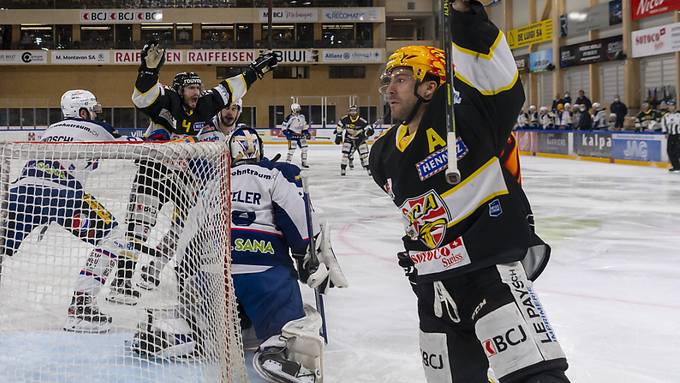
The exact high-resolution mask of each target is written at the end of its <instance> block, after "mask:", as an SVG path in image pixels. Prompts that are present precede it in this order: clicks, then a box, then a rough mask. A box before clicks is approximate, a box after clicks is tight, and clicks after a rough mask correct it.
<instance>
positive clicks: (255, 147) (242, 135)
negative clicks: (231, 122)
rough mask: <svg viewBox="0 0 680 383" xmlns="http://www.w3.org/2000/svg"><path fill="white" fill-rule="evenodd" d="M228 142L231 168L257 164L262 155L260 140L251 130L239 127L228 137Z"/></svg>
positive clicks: (262, 148)
mask: <svg viewBox="0 0 680 383" xmlns="http://www.w3.org/2000/svg"><path fill="white" fill-rule="evenodd" d="M228 142H229V155H230V156H231V165H232V166H236V165H241V164H243V163H256V162H259V161H260V160H261V159H262V156H263V155H264V147H263V144H262V139H260V136H259V135H258V134H257V131H256V130H255V129H253V128H249V127H239V128H238V129H236V130H234V132H233V133H232V134H231V136H229V141H228Z"/></svg>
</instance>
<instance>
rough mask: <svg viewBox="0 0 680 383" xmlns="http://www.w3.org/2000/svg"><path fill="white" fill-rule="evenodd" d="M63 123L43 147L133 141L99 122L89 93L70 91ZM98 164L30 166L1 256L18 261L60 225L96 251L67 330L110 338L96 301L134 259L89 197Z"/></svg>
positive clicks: (14, 190)
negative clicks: (36, 233) (26, 243)
mask: <svg viewBox="0 0 680 383" xmlns="http://www.w3.org/2000/svg"><path fill="white" fill-rule="evenodd" d="M61 110H62V113H63V115H64V117H65V119H64V120H63V121H60V122H57V123H54V124H52V125H50V126H49V127H48V128H47V130H45V132H44V134H43V136H42V139H41V141H42V142H60V143H75V142H92V141H116V140H130V139H131V138H128V137H121V136H120V135H119V134H118V133H117V132H116V131H115V130H114V128H113V127H111V126H110V125H108V124H106V123H103V122H99V121H95V118H96V117H97V113H101V105H100V104H99V103H98V102H97V99H96V98H95V96H94V94H92V93H91V92H89V91H86V90H70V91H67V92H66V93H64V95H63V96H62V98H61ZM97 167H98V162H97V161H88V160H61V159H60V160H45V159H37V160H30V161H28V162H27V163H26V164H25V166H24V168H23V169H22V172H21V175H20V176H19V178H18V179H17V180H16V181H14V183H13V184H12V185H11V187H10V189H9V205H8V219H7V228H6V230H7V231H6V238H7V240H6V241H5V244H4V247H3V249H2V251H3V252H4V254H5V255H9V256H11V255H15V254H17V252H18V251H19V250H20V247H21V243H22V241H23V240H24V239H25V238H26V236H28V235H29V234H30V233H31V232H32V231H33V230H34V229H35V228H37V227H40V226H43V227H44V226H46V225H49V224H51V223H56V224H58V225H60V226H62V227H63V228H64V229H66V230H68V231H70V232H71V233H72V234H73V235H75V236H76V237H78V238H79V239H81V240H82V241H85V242H87V243H89V244H91V245H95V246H96V247H95V248H94V249H93V250H92V251H91V252H90V254H89V256H88V259H87V262H86V263H85V265H84V266H83V267H82V269H81V270H80V273H79V275H78V277H77V279H76V284H75V288H74V293H73V297H72V299H71V304H70V306H69V308H68V319H67V323H66V325H65V327H64V329H65V330H68V331H76V332H94V333H101V332H106V331H108V330H109V328H110V323H111V317H110V316H108V315H106V314H104V313H102V312H100V311H99V308H98V307H97V304H96V301H95V297H96V295H97V294H98V293H99V291H100V290H101V288H102V286H103V285H104V284H105V283H106V279H107V277H108V275H109V273H110V272H111V270H112V268H113V267H114V266H115V264H116V260H117V259H120V258H124V257H133V256H135V254H134V253H132V252H130V251H128V250H127V249H126V246H125V241H124V240H122V239H123V238H122V237H123V233H122V230H120V229H119V227H118V224H117V222H116V220H115V218H114V217H113V215H112V214H111V213H110V212H109V211H108V210H107V209H106V208H105V207H104V206H103V205H101V204H100V203H99V202H98V201H97V200H96V198H95V197H94V196H92V195H90V194H88V193H87V192H86V191H85V185H86V180H87V176H88V174H89V173H90V172H92V171H93V170H95V169H97Z"/></svg>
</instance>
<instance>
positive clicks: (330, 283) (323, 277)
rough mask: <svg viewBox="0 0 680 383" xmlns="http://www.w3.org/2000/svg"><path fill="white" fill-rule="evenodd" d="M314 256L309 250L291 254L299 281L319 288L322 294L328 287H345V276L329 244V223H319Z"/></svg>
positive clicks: (346, 284)
mask: <svg viewBox="0 0 680 383" xmlns="http://www.w3.org/2000/svg"><path fill="white" fill-rule="evenodd" d="M314 243H315V245H316V258H314V257H313V256H312V254H311V252H310V251H307V254H293V258H295V261H296V263H297V268H298V274H299V276H300V281H302V282H303V283H306V284H307V285H308V286H309V287H311V288H313V289H317V288H318V289H319V293H321V294H324V293H325V292H326V289H327V288H329V287H340V288H343V287H347V286H348V283H347V278H345V274H344V273H343V272H342V269H341V268H340V264H338V259H337V258H336V257H335V253H334V252H333V247H332V246H331V232H330V225H328V223H324V224H322V225H321V231H320V233H319V234H318V235H317V238H316V241H314Z"/></svg>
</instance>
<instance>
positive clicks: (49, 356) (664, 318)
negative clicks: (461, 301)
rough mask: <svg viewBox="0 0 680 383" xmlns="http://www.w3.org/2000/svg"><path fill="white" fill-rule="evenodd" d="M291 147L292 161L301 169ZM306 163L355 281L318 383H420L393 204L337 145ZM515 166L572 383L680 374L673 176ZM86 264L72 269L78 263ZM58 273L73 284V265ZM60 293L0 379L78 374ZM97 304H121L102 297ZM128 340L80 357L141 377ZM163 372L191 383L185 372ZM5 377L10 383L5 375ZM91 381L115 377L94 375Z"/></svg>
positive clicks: (336, 305) (8, 358) (621, 169)
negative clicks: (54, 371)
mask: <svg viewBox="0 0 680 383" xmlns="http://www.w3.org/2000/svg"><path fill="white" fill-rule="evenodd" d="M285 150H286V148H285V146H284V145H268V146H267V147H266V149H265V151H266V154H267V156H268V157H272V156H273V155H275V154H276V153H282V154H283V156H284V158H285ZM299 155H300V153H299V151H298V152H297V153H296V156H295V159H294V162H296V163H298V164H299ZM309 159H310V164H311V169H309V170H306V171H305V174H306V175H307V176H308V177H309V183H310V186H311V194H312V200H313V201H314V204H315V207H316V209H317V211H318V212H319V214H320V216H321V217H322V218H323V219H325V220H327V221H328V222H329V223H330V224H331V226H332V229H333V234H332V238H333V246H334V249H335V252H336V254H337V257H338V259H339V262H340V263H341V265H342V266H343V269H344V271H345V274H346V276H347V278H348V279H349V283H350V288H348V289H343V290H340V289H337V290H336V289H333V290H331V291H330V292H329V294H328V295H327V296H326V314H327V318H328V333H329V337H330V344H329V345H328V346H327V351H326V356H325V376H326V378H325V382H326V383H374V382H378V383H415V382H424V381H425V378H424V373H423V370H422V367H421V362H420V357H419V348H418V321H417V315H416V299H415V296H414V295H413V293H412V292H411V289H410V287H409V284H408V282H407V280H406V278H405V277H404V276H403V272H402V270H401V268H400V267H399V266H398V265H397V263H396V257H395V254H396V252H397V251H399V250H400V248H401V240H400V238H401V236H402V235H403V227H402V221H401V216H400V214H399V212H398V210H397V208H396V207H395V206H394V205H393V203H392V201H391V200H390V199H389V197H387V196H386V195H385V194H384V193H383V192H382V191H381V190H380V189H379V188H378V187H377V186H376V185H375V184H374V183H373V181H372V179H371V178H369V177H368V175H367V174H366V172H365V171H364V170H363V169H361V167H360V165H359V163H358V158H357V159H355V165H356V167H355V169H354V170H350V171H349V172H348V173H349V175H348V176H346V177H340V176H339V173H340V165H339V164H340V147H339V146H335V145H332V146H330V145H314V146H312V147H311V149H310V153H309ZM522 164H523V178H524V187H525V190H526V192H527V195H528V196H529V199H530V201H531V202H532V205H533V210H534V213H535V216H536V224H537V231H538V233H539V234H540V235H541V236H542V237H543V239H545V240H546V241H547V242H549V243H550V244H551V245H552V248H553V256H552V261H551V263H550V264H549V265H548V268H547V270H546V271H545V273H544V274H543V275H542V276H541V278H540V279H539V280H538V281H537V282H536V283H535V290H536V292H537V293H538V294H539V297H540V298H541V302H542V304H543V306H544V307H545V309H546V311H547V314H548V317H549V319H550V320H551V324H552V326H553V328H554V329H555V331H556V333H557V336H558V339H559V340H560V342H561V344H562V346H563V348H564V350H565V352H566V354H567V357H568V360H569V363H570V366H571V367H570V369H569V370H568V371H567V374H568V376H569V377H570V378H571V380H572V382H578V383H589V382H597V383H601V382H621V383H651V382H665V383H671V382H679V381H680V372H679V370H678V369H677V368H674V367H673V366H675V363H677V355H678V352H679V351H680V320H679V319H678V318H679V317H680V297H679V296H680V294H679V293H680V251H679V249H678V247H680V246H679V245H680V174H668V172H667V171H666V170H665V169H656V168H647V167H633V166H625V165H613V164H602V163H594V162H585V161H583V162H582V161H572V160H557V159H547V158H537V157H523V158H522ZM133 174H134V172H132V171H130V177H131V176H132V175H133ZM102 188H103V190H100V191H99V193H95V195H100V193H101V194H102V197H103V198H105V199H113V197H114V194H115V193H114V191H112V190H108V189H107V186H106V185H101V187H100V189H102ZM119 189H120V190H119V192H120V193H122V194H121V195H120V196H119V197H120V198H116V200H120V201H123V203H120V204H119V205H120V206H114V207H113V208H115V209H117V210H116V211H114V213H117V216H123V215H124V214H123V211H124V209H125V206H126V205H125V203H124V202H125V201H127V196H126V195H125V190H126V187H123V186H121V187H119ZM104 202H107V201H106V200H105V201H104ZM107 206H108V205H107ZM65 240H68V241H75V242H74V243H77V240H75V239H73V238H71V239H69V238H66V239H65ZM490 240H493V239H492V238H490ZM83 250H86V249H83ZM85 254H86V251H84V252H83V254H82V256H84V255H85ZM80 264H81V263H74V264H73V265H70V266H69V267H71V268H73V270H74V271H77V270H78V268H79V267H80ZM47 266H49V265H47ZM44 272H45V273H48V274H49V273H50V272H51V271H50V270H49V268H48V269H47V270H44ZM31 274H32V275H33V277H35V275H36V274H35V271H32V272H31ZM66 275H68V276H69V278H68V281H70V280H71V277H70V275H73V273H71V272H69V273H67V274H66ZM68 283H70V282H68ZM68 287H69V288H66V289H64V291H65V292H66V293H67V294H68V292H69V291H70V290H69V289H70V285H69V286H68ZM10 293H11V291H10ZM303 294H304V296H305V299H306V301H307V302H309V303H312V304H313V294H312V291H311V290H310V289H309V288H306V287H303ZM66 298H68V295H65V296H64V297H63V299H62V298H60V299H59V302H61V303H60V304H62V305H63V306H64V307H63V308H61V309H59V310H57V311H56V312H55V313H56V314H54V315H55V316H54V317H50V318H49V319H50V320H52V321H54V322H55V323H57V324H59V325H55V326H53V327H55V330H53V331H52V332H51V333H49V334H47V333H46V334H47V335H45V336H44V337H43V336H42V335H41V334H43V333H41V332H39V331H38V332H35V333H32V334H26V336H25V337H21V338H12V337H9V336H4V337H2V338H0V378H1V377H3V376H4V377H5V378H7V377H12V376H14V375H12V373H11V371H12V370H14V369H15V367H14V366H16V365H17V364H21V365H22V366H24V368H22V370H23V371H24V372H25V374H24V378H27V377H29V376H30V378H29V380H30V381H40V371H41V369H43V368H46V367H47V366H49V365H54V364H57V365H61V369H63V370H65V371H69V370H72V369H71V368H70V367H69V363H76V362H77V361H73V360H70V361H65V360H64V358H65V357H66V356H65V355H59V353H58V352H56V353H52V352H51V350H52V348H51V347H55V346H57V345H59V346H60V347H61V349H62V350H63V347H62V346H64V344H68V343H69V342H71V341H73V342H76V343H77V342H78V341H79V338H74V337H71V336H69V335H67V334H66V333H64V332H63V331H59V329H58V328H59V327H60V323H61V321H62V320H63V317H62V314H61V313H65V305H66V304H67V301H66ZM142 299H143V301H144V299H145V297H144V296H143V297H142ZM149 299H153V295H149V296H146V300H149ZM102 300H103V299H102ZM62 301H63V302H62ZM140 306H143V302H142V304H140ZM104 309H106V310H109V311H108V312H112V311H113V310H116V308H115V307H113V306H111V305H110V304H105V306H104ZM0 310H3V307H0ZM1 314H2V311H0V316H1ZM25 314H26V315H27V316H30V315H34V316H35V318H38V317H42V316H43V315H44V313H39V312H38V313H33V312H28V313H25ZM27 319H29V321H28V323H29V324H30V323H31V321H30V318H28V317H27ZM133 319H134V320H138V319H139V318H136V317H135V318H130V325H134V323H135V322H134V321H133ZM24 334H25V333H24ZM5 335H7V334H5ZM130 336H131V334H121V333H111V334H109V335H106V336H97V335H91V336H87V335H86V337H88V338H87V339H89V341H88V347H89V348H88V349H87V350H86V354H87V355H85V356H84V357H83V360H84V361H87V360H90V359H92V360H96V361H97V362H98V363H101V362H102V361H103V362H104V363H106V364H108V365H107V366H106V368H107V371H110V372H116V376H118V375H120V376H118V377H117V378H116V379H113V381H116V382H132V381H135V379H133V378H132V377H131V376H128V375H125V371H123V370H124V369H121V364H119V363H116V360H115V358H116V355H120V354H119V353H118V354H117V353H116V352H114V351H115V349H120V348H122V347H123V344H124V342H123V341H124V340H125V339H128V338H129V337H130ZM81 337H82V336H81ZM31 339H34V340H35V343H34V345H37V347H39V348H40V351H39V352H37V353H36V352H31V353H28V352H26V351H25V350H26V346H27V345H26V344H25V343H24V342H26V341H29V340H31ZM55 341H56V343H54V342H55ZM56 349H57V350H58V349H60V348H56ZM117 352H120V350H119V351H117ZM247 363H249V361H247ZM31 366H34V367H31ZM144 369H145V368H144V367H143V366H142V370H144ZM166 373H168V374H170V375H172V377H173V378H178V379H180V380H181V381H183V382H187V383H189V382H191V381H192V379H191V378H187V377H185V376H184V375H183V374H181V373H180V371H173V370H169V371H166ZM31 375H32V376H31ZM69 376H70V375H69ZM190 376H193V377H196V375H190ZM167 378H169V376H166V377H164V378H163V381H169V380H167ZM5 381H8V382H9V381H16V379H14V378H9V380H6V379H0V382H2V383H4V382H5ZM64 381H77V380H71V379H70V378H66V379H65V380H64ZM88 381H102V382H107V383H108V382H109V381H111V379H110V378H106V379H104V378H102V379H101V380H97V379H96V376H95V375H90V376H89V380H88ZM466 383H467V382H466ZM471 383H473V382H471Z"/></svg>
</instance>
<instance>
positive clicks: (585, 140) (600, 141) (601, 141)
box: [581, 134, 612, 149]
mask: <svg viewBox="0 0 680 383" xmlns="http://www.w3.org/2000/svg"><path fill="white" fill-rule="evenodd" d="M581 145H582V146H590V147H592V148H598V149H604V148H611V147H612V138H611V136H601V135H594V134H593V135H589V134H582V135H581Z"/></svg>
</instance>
